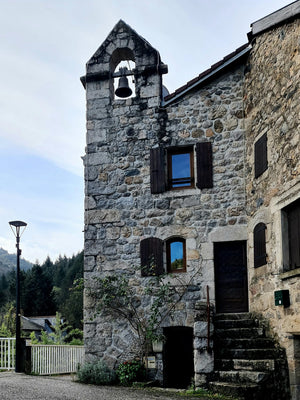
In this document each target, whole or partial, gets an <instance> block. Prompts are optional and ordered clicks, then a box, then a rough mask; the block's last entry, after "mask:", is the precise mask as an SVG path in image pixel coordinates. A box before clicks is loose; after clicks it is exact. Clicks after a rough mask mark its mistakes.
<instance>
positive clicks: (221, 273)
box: [214, 241, 248, 313]
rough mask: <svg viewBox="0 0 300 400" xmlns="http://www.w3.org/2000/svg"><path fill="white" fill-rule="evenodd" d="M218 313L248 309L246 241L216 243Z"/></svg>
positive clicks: (245, 310)
mask: <svg viewBox="0 0 300 400" xmlns="http://www.w3.org/2000/svg"><path fill="white" fill-rule="evenodd" d="M214 260H215V290H216V311H217V313H235V312H247V311H248V279H247V261H246V242H245V241H237V242H221V243H215V245H214Z"/></svg>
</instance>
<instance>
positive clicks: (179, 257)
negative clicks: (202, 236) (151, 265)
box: [166, 238, 186, 273]
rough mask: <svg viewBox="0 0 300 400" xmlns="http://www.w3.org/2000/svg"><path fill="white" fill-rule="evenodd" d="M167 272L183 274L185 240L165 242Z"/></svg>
mask: <svg viewBox="0 0 300 400" xmlns="http://www.w3.org/2000/svg"><path fill="white" fill-rule="evenodd" d="M166 246H167V271H168V272H171V273H174V272H185V271H186V251H185V239H183V238H172V239H169V240H167V243H166Z"/></svg>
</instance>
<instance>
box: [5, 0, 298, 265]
mask: <svg viewBox="0 0 300 400" xmlns="http://www.w3.org/2000/svg"><path fill="white" fill-rule="evenodd" d="M290 3H291V1H284V0H251V1H245V0H243V1H241V0H122V1H121V0H0V6H1V7H0V46H1V48H0V54H1V63H0V87H1V97H0V137H1V140H0V183H1V186H0V247H3V248H4V249H6V250H8V251H9V252H11V253H12V252H14V251H15V238H14V236H13V234H12V232H11V230H10V228H9V225H8V221H11V220H16V219H20V220H23V221H25V222H27V223H28V227H27V229H26V230H25V232H24V234H23V236H22V238H21V248H22V250H23V253H22V255H23V257H24V258H26V259H28V260H29V261H32V262H35V261H36V260H39V261H40V262H43V261H44V260H45V258H46V257H47V256H48V255H49V256H50V257H51V258H52V259H53V260H55V259H56V258H57V257H58V255H59V254H61V255H64V254H66V255H67V256H71V255H72V254H76V253H77V252H79V251H81V250H82V248H83V234H82V231H83V210H84V208H83V193H84V188H83V166H82V160H81V156H82V155H84V147H85V91H84V89H83V87H82V85H81V83H80V81H79V78H80V76H82V75H84V74H85V63H86V62H87V61H88V59H89V58H90V57H91V56H92V55H93V53H94V52H95V51H96V50H97V48H98V47H99V46H100V45H101V44H102V42H103V41H104V40H105V38H106V36H107V35H108V34H109V32H110V31H111V30H112V28H113V27H114V25H115V24H116V23H117V22H118V21H119V19H123V20H124V21H125V22H126V23H128V24H129V25H130V26H131V27H132V28H133V29H135V30H136V31H137V32H138V33H139V34H140V35H141V36H143V37H144V38H145V39H146V40H147V41H148V42H150V44H151V45H152V46H153V47H155V48H156V49H157V50H158V51H159V52H160V55H161V58H162V61H163V62H164V63H166V64H168V66H169V73H168V74H167V75H164V84H165V86H166V87H167V88H168V89H169V91H170V92H172V91H174V90H175V89H176V88H178V87H180V86H182V85H183V84H184V83H186V82H187V81H189V80H190V79H192V78H194V77H195V76H197V75H198V74H199V73H201V72H202V71H203V70H205V69H207V68H209V67H210V65H211V64H213V63H215V62H217V61H219V60H220V59H222V58H223V57H224V56H225V55H227V54H228V53H231V52H232V51H234V50H235V49H236V48H238V47H239V46H241V45H243V44H244V43H246V42H247V32H249V31H250V24H251V23H252V22H255V21H256V20H258V19H260V18H262V17H264V16H266V15H267V14H269V13H271V12H274V11H276V10H278V9H279V8H281V7H283V6H286V5H287V4H290Z"/></svg>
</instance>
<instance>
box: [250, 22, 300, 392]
mask: <svg viewBox="0 0 300 400" xmlns="http://www.w3.org/2000/svg"><path fill="white" fill-rule="evenodd" d="M299 37H300V20H299V19H295V20H293V21H290V22H288V23H285V24H283V25H280V26H278V27H275V28H273V29H272V30H268V31H267V32H262V33H261V34H258V35H257V36H256V37H254V38H253V39H254V40H253V43H252V50H251V55H250V58H249V61H248V62H249V69H250V72H249V73H247V74H246V77H245V93H246V96H245V110H246V122H245V125H246V127H247V128H246V135H247V141H246V144H247V146H246V170H247V175H246V176H247V213H248V215H249V223H248V237H249V241H248V244H249V252H248V260H249V263H248V265H249V293H250V309H251V310H252V311H256V312H259V313H261V314H263V316H264V317H265V318H266V319H267V320H268V321H269V323H270V328H271V332H272V334H274V333H275V334H276V335H277V337H278V340H279V342H280V344H281V345H282V346H283V347H284V348H286V350H287V356H288V362H289V367H290V383H291V385H292V386H293V387H294V386H297V385H298V391H299V384H300V380H299V361H300V359H299V335H300V315H299V311H300V297H299V291H300V280H299V275H300V270H299V268H296V269H291V270H290V271H289V270H288V269H289V268H288V265H287V260H286V259H285V254H284V253H285V252H284V248H283V247H284V239H283V236H284V235H285V234H286V231H285V228H284V226H283V220H282V218H283V216H282V212H283V210H284V208H285V207H286V206H288V205H290V204H292V203H293V202H295V201H296V200H297V199H299V197H300V151H299V143H300V128H299V115H300V102H299V94H300V89H299V78H300V42H299ZM265 133H266V134H267V140H268V141H267V143H268V144H267V155H268V168H267V170H266V171H265V172H264V173H263V174H262V175H261V176H259V177H258V178H257V179H255V178H254V143H255V142H256V140H257V139H258V138H259V137H261V136H262V135H263V134H265ZM260 222H263V223H264V224H265V225H266V227H267V229H266V252H267V263H266V264H265V265H263V266H261V267H259V268H253V265H254V263H253V230H254V227H255V226H256V225H257V224H258V223H260ZM298 243H299V238H298ZM277 290H289V296H290V303H291V304H290V306H289V307H282V306H281V307H278V306H275V301H274V292H275V291H277ZM295 347H296V349H295ZM297 347H298V350H297ZM296 371H298V372H296ZM297 374H298V377H297ZM293 390H294V389H293ZM295 390H296V389H295ZM298 395H300V392H298ZM295 396H297V395H296V394H295ZM294 398H297V397H294Z"/></svg>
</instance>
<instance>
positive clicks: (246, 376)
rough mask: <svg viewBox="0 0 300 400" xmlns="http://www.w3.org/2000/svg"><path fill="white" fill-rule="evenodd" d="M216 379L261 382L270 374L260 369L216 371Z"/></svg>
mask: <svg viewBox="0 0 300 400" xmlns="http://www.w3.org/2000/svg"><path fill="white" fill-rule="evenodd" d="M216 374H217V376H218V381H220V382H235V383H237V382H239V383H249V382H250V383H258V384H259V383H262V382H265V381H266V380H267V379H268V378H269V376H270V374H269V373H268V372H262V371H217V372H216Z"/></svg>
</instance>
